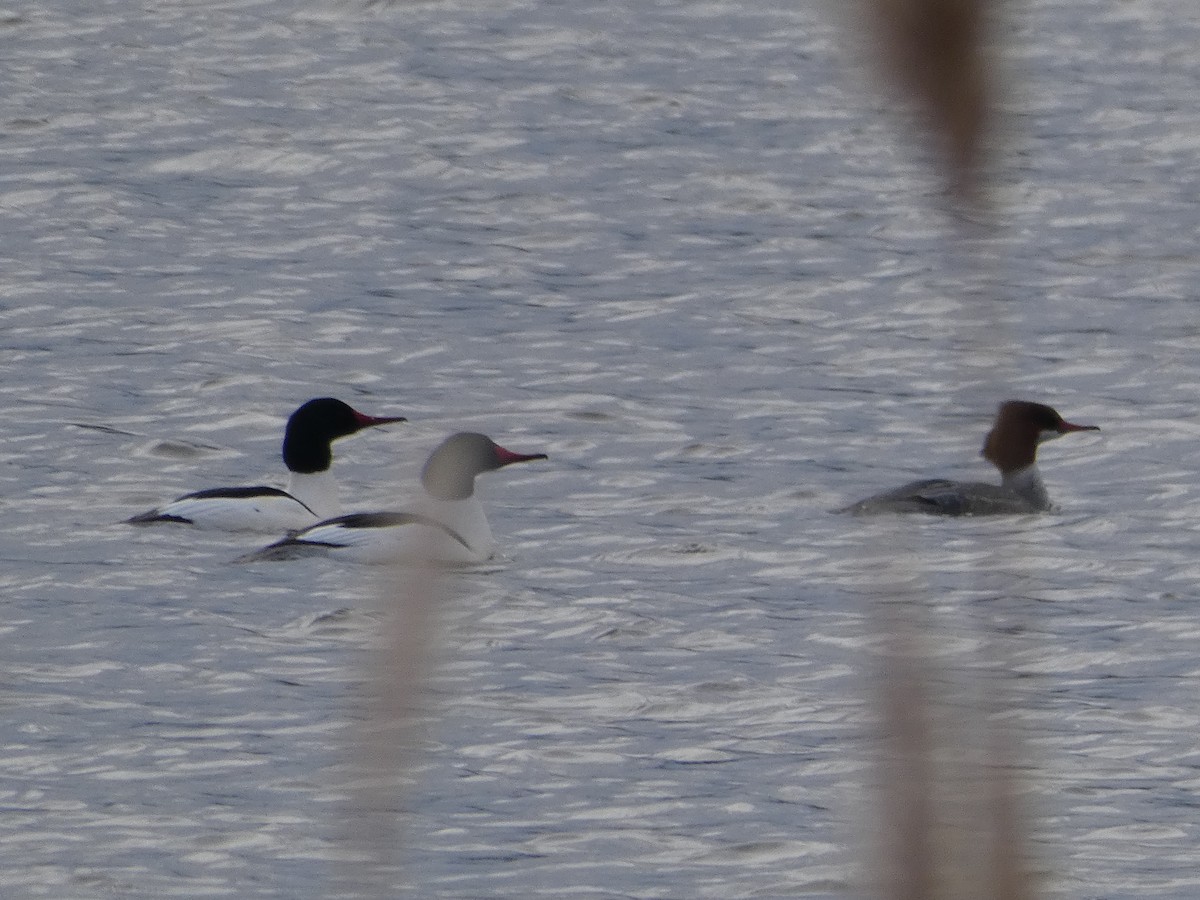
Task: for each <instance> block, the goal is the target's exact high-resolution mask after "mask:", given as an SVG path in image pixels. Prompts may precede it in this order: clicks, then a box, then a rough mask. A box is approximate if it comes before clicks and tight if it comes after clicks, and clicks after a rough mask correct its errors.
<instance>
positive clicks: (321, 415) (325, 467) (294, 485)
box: [127, 397, 408, 534]
mask: <svg viewBox="0 0 1200 900" xmlns="http://www.w3.org/2000/svg"><path fill="white" fill-rule="evenodd" d="M406 421H408V420H407V419H405V418H404V417H403V416H368V415H364V414H363V413H360V412H358V411H357V410H356V409H353V408H352V407H350V406H348V405H347V404H345V403H343V402H342V401H341V400H335V399H334V398H333V397H319V398H317V399H315V400H309V401H308V402H307V403H305V404H303V405H302V406H301V407H300V408H299V409H297V410H296V411H295V412H294V413H292V415H291V417H290V418H289V419H288V423H287V429H286V430H285V431H284V434H283V463H284V465H286V466H287V467H288V471H289V472H290V473H291V475H290V477H289V478H288V485H287V489H286V490H280V489H279V488H275V487H266V486H262V485H256V486H251V487H222V488H209V489H207V490H202V491H195V492H194V493H191V494H184V495H183V496H182V497H179V498H177V499H176V500H173V501H171V502H170V503H168V504H166V505H165V506H160V507H157V508H155V509H152V510H149V511H147V512H144V513H141V514H139V515H136V516H134V517H133V518H131V519H128V520H127V521H128V522H129V524H131V525H151V524H156V523H159V522H173V523H178V524H182V525H195V526H197V527H200V528H211V529H219V530H221V531H261V532H267V533H275V534H278V533H279V532H280V531H286V530H289V529H296V528H304V527H305V526H306V525H311V524H313V523H314V522H319V521H320V520H321V519H323V518H325V517H327V516H333V515H337V514H338V513H339V512H340V511H341V504H340V503H339V502H338V495H337V483H336V482H335V481H334V480H333V474H332V472H330V466H331V465H332V463H333V448H332V446H331V445H332V443H333V442H334V441H335V440H337V439H338V438H342V437H347V436H349V435H352V434H354V433H355V432H358V431H361V430H362V429H364V428H371V427H373V426H375V425H386V424H388V423H389V422H406Z"/></svg>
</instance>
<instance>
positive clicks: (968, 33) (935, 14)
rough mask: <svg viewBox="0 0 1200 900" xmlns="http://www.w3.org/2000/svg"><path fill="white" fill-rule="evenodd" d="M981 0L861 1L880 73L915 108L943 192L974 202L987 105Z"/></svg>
mask: <svg viewBox="0 0 1200 900" xmlns="http://www.w3.org/2000/svg"><path fill="white" fill-rule="evenodd" d="M988 7H989V3H988V0H867V10H868V14H869V20H870V27H871V31H872V33H873V34H874V35H875V36H876V38H877V43H878V47H879V57H880V60H881V62H882V63H883V67H884V74H885V77H887V78H888V80H889V82H891V83H893V84H895V85H896V86H897V87H898V88H899V89H900V93H901V94H902V95H903V96H904V97H905V98H906V99H907V100H908V101H909V102H911V103H913V105H914V106H916V108H917V109H918V110H920V111H921V113H922V119H923V121H924V123H925V126H926V127H927V128H928V130H929V131H930V133H931V134H932V136H933V137H934V139H935V144H936V145H937V146H938V147H939V148H940V150H941V155H942V157H943V160H944V165H945V166H946V170H947V175H948V181H949V186H950V190H951V193H952V194H953V195H954V196H955V197H956V198H957V199H959V200H961V201H964V202H970V203H978V202H980V201H981V200H982V193H983V187H984V185H983V183H982V172H983V165H984V155H985V151H986V147H987V140H988V130H989V124H990V120H991V117H992V116H991V113H992V107H993V104H994V98H993V96H992V94H993V87H992V77H991V65H990V63H989V59H988V49H987V36H988V35H987V31H988V29H987V24H988V18H989V9H988Z"/></svg>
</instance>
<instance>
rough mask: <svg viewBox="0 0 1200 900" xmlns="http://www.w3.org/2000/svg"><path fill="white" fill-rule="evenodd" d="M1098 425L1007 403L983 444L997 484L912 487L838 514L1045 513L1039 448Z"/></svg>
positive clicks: (1041, 407)
mask: <svg viewBox="0 0 1200 900" xmlns="http://www.w3.org/2000/svg"><path fill="white" fill-rule="evenodd" d="M1099 430H1100V428H1099V426H1097V425H1076V424H1074V423H1072V422H1068V421H1066V420H1065V419H1064V418H1063V417H1062V416H1060V415H1059V414H1058V412H1057V411H1056V410H1055V409H1053V408H1052V407H1049V406H1046V405H1045V404H1043V403H1033V402H1030V401H1028V400H1006V401H1005V402H1004V403H1001V404H1000V409H999V410H998V411H997V412H996V421H995V423H994V424H993V425H992V430H991V431H990V432H988V436H987V440H986V441H984V444H983V457H984V459H986V460H987V461H988V462H990V463H991V464H992V465H994V466H995V467H996V468H997V469H999V470H1000V484H998V485H995V484H983V483H979V482H962V481H947V480H945V479H941V478H931V479H927V480H925V481H913V482H910V483H909V484H906V485H903V486H902V487H898V488H896V489H895V490H891V491H886V492H884V493H882V494H876V495H875V496H873V497H868V498H867V499H865V500H860V501H859V502H857V503H855V504H853V505H851V506H847V507H846V508H845V509H841V510H839V512H848V513H854V514H857V515H867V514H872V513H927V514H930V515H940V516H988V515H1004V514H1015V513H1035V512H1045V511H1046V510H1048V509H1050V497H1049V495H1048V494H1047V493H1046V487H1045V485H1044V484H1043V483H1042V477H1041V475H1040V474H1039V473H1038V468H1037V448H1038V444H1040V443H1042V442H1043V441H1048V440H1050V439H1052V438H1056V437H1060V436H1061V435H1064V434H1068V433H1069V432H1072V431H1099Z"/></svg>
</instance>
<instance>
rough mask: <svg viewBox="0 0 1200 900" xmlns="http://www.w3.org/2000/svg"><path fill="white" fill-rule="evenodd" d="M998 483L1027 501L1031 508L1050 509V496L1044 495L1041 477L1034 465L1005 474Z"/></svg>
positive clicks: (1044, 487)
mask: <svg viewBox="0 0 1200 900" xmlns="http://www.w3.org/2000/svg"><path fill="white" fill-rule="evenodd" d="M1000 483H1001V484H1002V485H1004V487H1005V488H1007V489H1008V490H1010V491H1012V492H1013V493H1014V494H1017V495H1018V496H1020V497H1022V498H1023V499H1025V500H1028V501H1029V503H1030V505H1031V506H1033V507H1035V508H1037V509H1049V508H1050V495H1049V494H1047V493H1046V485H1044V484H1043V483H1042V476H1041V473H1039V472H1038V468H1037V465H1036V464H1035V465H1029V466H1026V467H1025V468H1023V469H1017V470H1015V471H1012V472H1005V473H1004V475H1003V477H1002V479H1001V482H1000Z"/></svg>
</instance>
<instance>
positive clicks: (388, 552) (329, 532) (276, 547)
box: [240, 432, 547, 564]
mask: <svg viewBox="0 0 1200 900" xmlns="http://www.w3.org/2000/svg"><path fill="white" fill-rule="evenodd" d="M546 458H547V457H546V454H545V453H514V452H512V451H511V450H506V449H504V448H503V447H501V446H500V445H499V444H497V443H496V442H495V441H493V440H492V439H491V438H489V437H487V435H483V434H476V433H474V432H460V433H458V434H454V435H451V436H450V437H448V438H446V440H444V441H443V442H442V443H441V444H440V445H439V446H438V447H437V449H436V450H434V451H433V453H431V454H430V455H429V459H428V460H426V462H425V467H424V468H423V469H422V470H421V486H422V487H423V488H424V491H423V494H424V496H423V497H421V499H420V500H419V501H418V502H417V504H416V506H415V507H414V509H413V510H412V511H409V512H364V513H351V514H349V515H346V516H338V517H337V518H333V519H327V520H325V521H324V522H318V523H317V524H316V525H313V526H312V527H310V528H305V529H304V530H303V531H300V532H297V533H295V534H292V535H289V536H288V537H286V538H283V539H282V540H279V541H276V542H275V543H274V544H271V545H269V546H267V547H263V548H262V549H261V550H257V551H255V552H254V553H250V554H248V555H246V556H244V557H242V558H241V560H240V561H242V562H252V561H257V560H278V559H292V558H294V557H297V556H306V555H309V554H311V553H321V552H328V553H331V554H333V555H336V556H337V557H339V558H345V559H349V560H353V561H355V562H363V563H386V562H394V561H397V560H403V559H410V558H416V559H425V560H429V561H432V562H438V563H451V564H471V563H481V562H485V561H486V560H488V559H489V558H491V556H492V554H493V553H494V552H495V549H496V541H495V539H494V538H493V537H492V529H491V528H490V527H489V525H488V521H487V516H485V515H484V512H483V505H482V504H481V503H480V502H479V498H478V497H477V496H475V476H476V475H481V474H482V473H484V472H491V471H493V470H495V469H499V468H502V467H504V466H508V465H511V464H512V463H518V462H528V461H529V460H532V459H546Z"/></svg>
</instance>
